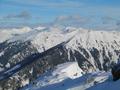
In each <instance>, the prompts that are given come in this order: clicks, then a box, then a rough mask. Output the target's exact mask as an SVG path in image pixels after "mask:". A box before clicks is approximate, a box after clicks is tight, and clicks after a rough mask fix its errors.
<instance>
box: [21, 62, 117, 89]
mask: <svg viewBox="0 0 120 90" xmlns="http://www.w3.org/2000/svg"><path fill="white" fill-rule="evenodd" d="M69 71H71V72H69ZM63 72H64V73H63ZM82 72H83V71H82V70H81V69H80V68H79V67H78V64H77V63H76V62H68V63H64V64H61V65H58V66H57V69H55V70H54V71H53V72H52V73H51V74H50V73H49V74H47V75H44V76H41V77H40V78H38V79H37V80H36V81H34V82H33V83H31V84H30V85H28V86H26V87H25V88H23V89H22V90H114V89H113V88H112V89H109V88H110V87H109V86H106V84H107V85H109V84H110V85H111V87H112V83H114V82H113V81H112V78H111V74H110V73H109V72H104V71H98V72H93V73H89V74H86V75H84V74H81V73H82ZM76 73H79V74H76ZM75 74H76V75H75ZM71 75H72V77H73V76H74V75H75V76H76V77H74V78H71ZM115 83H117V82H115ZM115 83H114V84H115ZM114 84H113V85H114ZM117 85H119V84H118V83H117ZM117 85H115V86H117ZM115 90H119V89H115Z"/></svg>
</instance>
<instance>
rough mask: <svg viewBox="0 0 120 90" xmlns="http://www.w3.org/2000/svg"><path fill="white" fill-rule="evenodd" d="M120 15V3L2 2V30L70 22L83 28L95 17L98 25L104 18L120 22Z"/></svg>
mask: <svg viewBox="0 0 120 90" xmlns="http://www.w3.org/2000/svg"><path fill="white" fill-rule="evenodd" d="M119 12H120V0H0V27H4V26H6V27H7V26H20V25H38V24H43V23H53V22H54V23H62V24H63V23H65V24H66V23H68V21H69V22H71V24H79V23H80V24H81V26H82V25H84V24H86V23H87V22H88V21H89V22H90V19H91V18H92V20H91V22H92V25H94V24H96V26H97V24H98V23H100V22H97V21H100V20H101V18H102V19H103V21H104V22H108V21H110V20H112V21H111V24H112V23H113V22H115V23H119V20H120V19H119V18H120V13H119ZM70 20H71V21H70ZM106 20H107V21H106ZM66 21H67V22H66ZM103 21H102V22H103ZM86 26H89V27H90V24H88V23H87V24H86Z"/></svg>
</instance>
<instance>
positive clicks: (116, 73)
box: [112, 63, 120, 81]
mask: <svg viewBox="0 0 120 90" xmlns="http://www.w3.org/2000/svg"><path fill="white" fill-rule="evenodd" d="M112 76H113V81H116V80H118V79H120V63H118V64H115V65H114V66H113V67H112Z"/></svg>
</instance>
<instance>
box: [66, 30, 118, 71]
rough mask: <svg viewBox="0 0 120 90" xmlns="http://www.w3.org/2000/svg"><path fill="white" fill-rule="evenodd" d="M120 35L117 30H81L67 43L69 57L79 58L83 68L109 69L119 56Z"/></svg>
mask: <svg viewBox="0 0 120 90" xmlns="http://www.w3.org/2000/svg"><path fill="white" fill-rule="evenodd" d="M119 35H120V32H115V31H109V32H107V31H90V30H79V31H78V33H77V34H76V35H75V37H74V38H73V39H72V40H71V41H70V42H69V43H68V44H67V45H66V48H67V49H68V51H69V53H68V54H69V55H68V56H69V59H74V60H77V61H78V62H79V65H80V66H81V67H82V68H84V67H85V66H87V67H88V68H89V67H91V66H92V69H100V70H108V69H109V68H110V66H111V63H113V62H116V60H117V59H118V58H119V54H120V37H119ZM82 64H83V65H82Z"/></svg>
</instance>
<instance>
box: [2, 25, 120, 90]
mask: <svg viewBox="0 0 120 90" xmlns="http://www.w3.org/2000/svg"><path fill="white" fill-rule="evenodd" d="M119 36H120V32H118V31H102V30H101V31H94V30H86V29H82V28H75V27H66V28H64V30H63V29H60V28H56V27H49V28H48V27H47V28H46V27H38V28H29V27H24V28H19V29H10V30H9V29H7V30H3V29H2V30H0V38H1V39H0V71H4V70H5V69H7V68H9V67H11V66H13V65H15V64H16V63H17V62H20V61H22V60H23V59H24V58H25V57H27V56H30V55H31V54H33V53H38V52H39V53H41V52H44V51H46V50H48V49H49V48H51V47H54V46H56V45H58V44H60V43H61V42H64V41H67V40H69V39H70V38H71V37H72V38H71V39H70V41H69V42H68V43H66V44H65V45H64V46H63V47H61V48H57V49H52V50H51V52H50V53H48V54H46V55H45V56H44V57H43V58H40V59H38V60H37V61H35V62H33V63H31V64H30V65H27V66H26V67H25V68H24V69H22V70H20V71H19V72H18V73H16V74H15V75H14V76H12V77H10V78H8V79H6V80H4V81H0V86H1V88H5V89H8V88H11V89H12V90H14V89H18V88H20V87H23V86H24V85H26V84H29V83H30V82H32V81H33V80H35V79H36V78H37V77H39V76H40V75H42V74H43V73H45V72H47V71H49V70H52V69H54V68H55V66H57V65H59V64H62V63H65V62H71V61H72V62H73V61H76V62H78V65H79V67H80V69H81V70H82V72H83V73H84V74H86V73H91V72H95V71H109V70H110V69H111V67H112V65H113V64H114V63H116V62H117V60H118V58H119V54H120V37H119ZM10 83H12V84H10Z"/></svg>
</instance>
